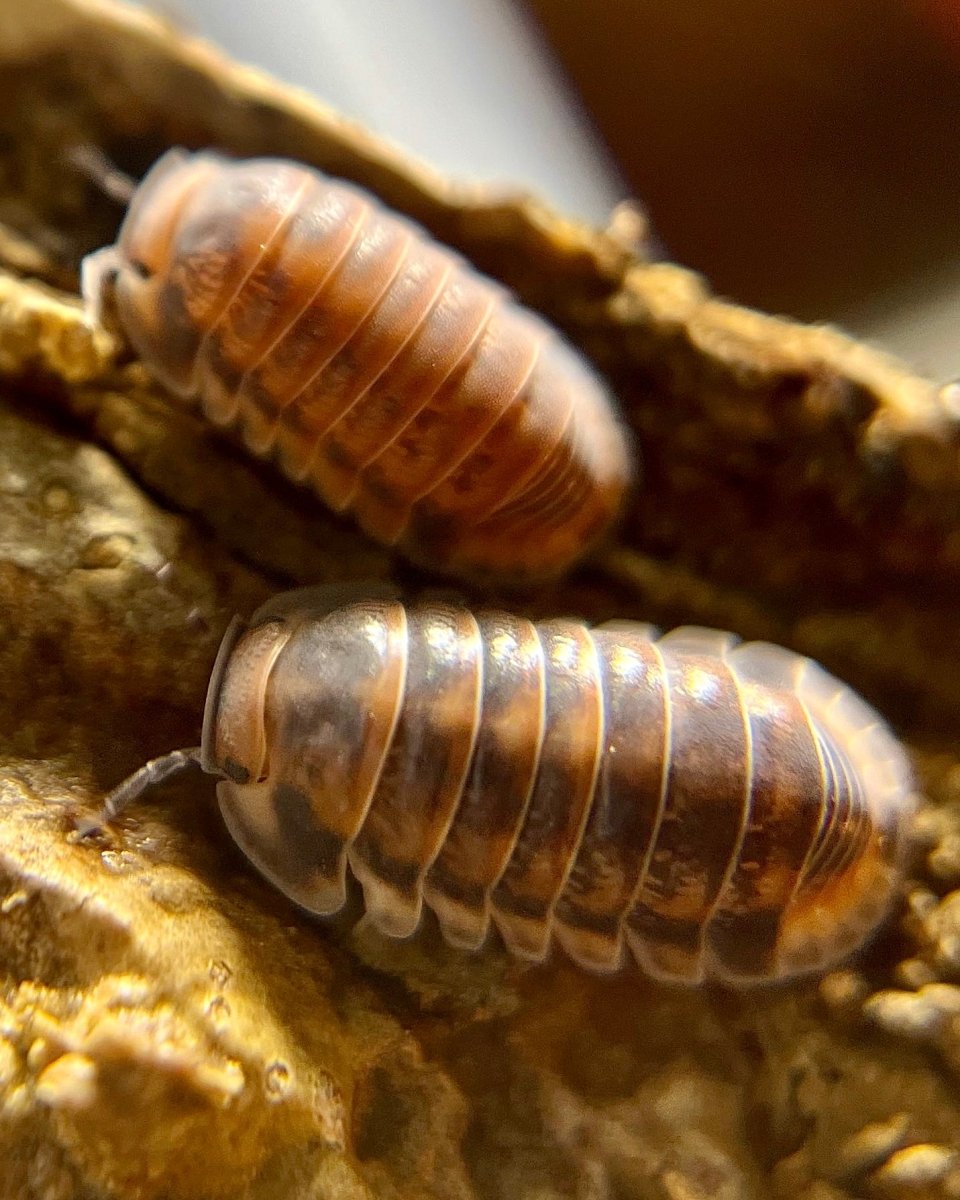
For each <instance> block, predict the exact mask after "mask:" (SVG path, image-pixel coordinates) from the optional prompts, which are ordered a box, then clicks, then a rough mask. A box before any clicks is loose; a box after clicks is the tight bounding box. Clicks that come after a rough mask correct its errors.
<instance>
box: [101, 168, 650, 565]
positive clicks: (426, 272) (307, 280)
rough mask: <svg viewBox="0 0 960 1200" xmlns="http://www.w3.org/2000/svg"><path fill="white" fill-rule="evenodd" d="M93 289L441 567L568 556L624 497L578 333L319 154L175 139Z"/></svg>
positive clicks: (215, 405)
mask: <svg viewBox="0 0 960 1200" xmlns="http://www.w3.org/2000/svg"><path fill="white" fill-rule="evenodd" d="M83 290H84V294H85V296H86V298H87V302H88V305H89V308H90V310H91V312H92V314H93V315H94V316H95V317H96V318H97V319H99V320H102V321H103V322H104V323H106V324H108V325H111V326H112V327H114V328H115V329H117V330H118V332H120V333H122V335H123V336H124V338H125V339H126V340H127V341H128V342H129V343H130V344H131V345H132V347H133V348H134V350H135V351H136V352H137V354H139V356H140V357H141V359H142V360H143V361H144V363H146V365H147V366H148V367H149V368H150V370H151V371H152V372H153V373H154V374H155V375H156V376H157V377H158V378H159V379H160V380H161V381H162V382H163V383H164V384H165V385H166V386H167V387H168V388H170V389H172V390H173V391H174V392H176V393H179V394H181V395H184V396H189V397H196V398H197V399H198V400H199V404H200V406H201V408H202V411H203V413H204V414H205V415H206V416H207V417H208V418H209V420H210V421H212V422H213V423H215V424H216V425H220V426H229V427H233V428H236V429H237V430H238V431H239V433H240V435H241V436H242V438H243V439H244V441H245V442H246V445H247V447H248V448H249V449H250V450H251V451H252V452H253V453H255V454H257V455H272V456H274V457H275V458H276V459H277V461H278V463H279V465H280V467H281V468H282V470H283V471H284V472H285V473H286V474H287V475H288V476H289V477H290V478H292V479H293V480H295V481H298V482H302V483H305V484H307V485H309V486H311V487H312V488H313V489H314V490H315V491H316V492H317V493H318V494H319V495H320V497H321V498H322V499H323V500H324V501H325V502H326V503H327V504H328V505H329V506H330V507H332V508H333V509H334V510H336V511H338V512H349V513H352V514H353V515H354V517H355V518H356V519H357V521H358V522H359V524H360V525H361V526H362V528H363V529H364V530H365V531H366V532H367V533H368V534H370V535H371V536H372V537H374V538H376V539H378V540H380V541H382V542H385V543H387V544H390V545H394V544H395V545H398V546H399V547H400V548H401V549H402V550H403V551H404V552H405V553H406V554H407V555H408V556H409V557H411V558H414V559H416V560H418V561H421V562H424V563H427V564H428V565H430V566H431V567H432V568H433V569H435V570H438V569H439V570H444V571H447V572H451V573H455V574H461V575H467V576H474V577H477V576H486V575H488V574H490V573H495V574H497V575H501V576H504V577H506V576H514V577H521V578H522V577H538V576H549V575H552V574H557V573H559V572H561V571H562V570H564V569H565V568H566V567H567V566H569V565H570V564H571V562H573V561H574V560H575V559H577V558H578V557H580V556H581V555H582V554H583V553H584V552H585V551H586V550H587V549H588V548H589V547H590V546H592V545H593V544H594V543H595V542H596V541H597V540H598V539H599V538H600V537H602V535H603V533H604V531H605V530H606V529H607V528H608V527H609V526H610V524H611V522H612V521H613V520H614V519H615V517H616V515H617V513H618V511H619V509H620V507H621V503H622V499H623V496H624V492H625V489H626V487H627V485H628V483H629V481H630V478H631V474H632V457H633V456H632V453H631V450H630V447H629V444H628V439H627V437H626V435H625V432H624V430H623V428H622V426H621V424H620V422H619V421H618V419H617V417H616V415H615V411H614V406H613V404H612V400H611V397H610V395H609V393H608V390H607V388H606V387H605V386H604V384H603V383H602V382H601V381H600V379H599V378H598V376H597V375H596V374H595V373H594V372H593V371H592V369H591V368H590V367H589V366H588V365H587V363H586V362H585V361H584V360H583V359H582V358H581V357H580V355H579V354H578V353H576V352H575V351H574V350H573V349H572V348H571V347H570V346H568V345H567V344H566V343H565V342H564V341H563V340H561V338H560V337H559V335H558V334H557V333H556V332H555V331H554V330H553V329H552V328H551V327H550V326H549V325H548V324H547V323H546V322H545V321H543V320H542V319H541V318H539V317H538V316H536V315H535V314H534V313H532V312H530V311H528V310H526V309H524V308H522V307H521V306H520V305H518V304H516V303H514V302H513V301H512V300H511V299H510V298H509V297H508V296H507V294H506V293H505V291H504V290H503V289H502V288H501V287H500V286H499V285H497V284H495V283H494V282H493V281H492V280H490V279H487V278H485V277H484V276H482V275H480V274H478V273H477V272H476V271H475V270H474V269H472V268H471V267H470V266H469V265H468V264H467V263H466V262H465V261H464V260H462V259H461V258H460V257H459V256H458V255H456V254H455V253H454V252H453V251H451V250H449V249H447V248H445V247H443V246H441V245H440V244H438V243H436V242H434V241H433V240H432V239H430V238H429V237H428V236H427V235H426V234H425V233H424V232H423V231H422V230H420V229H419V228H418V227H416V226H415V225H414V224H413V223H412V222H410V221H408V220H406V219H404V218H402V217H400V216H398V215H396V214H393V213H391V212H389V211H388V210H387V209H386V208H384V207H383V206H382V205H381V204H380V203H379V202H378V201H377V200H375V199H374V198H373V197H372V196H371V195H369V194H368V193H366V192H364V191H362V190H361V189H359V188H356V187H354V186H352V185H350V184H348V183H345V182H342V181H336V180H333V179H330V178H328V177H326V176H324V175H322V174H321V173H320V172H318V171H315V170H313V169H311V168H308V167H305V166H302V165H300V164H297V163H293V162H288V161H283V160H278V159H257V160H249V161H242V162H234V161H229V160H227V159H225V158H222V157H220V156H218V155H216V154H213V153H198V154H187V153H185V152H183V151H170V152H168V153H167V154H166V155H165V156H164V157H163V158H162V159H161V160H160V161H159V162H158V163H157V164H156V165H155V166H154V167H153V168H152V169H151V171H150V172H149V173H148V174H147V176H146V177H145V178H144V180H143V181H142V183H141V184H140V186H139V187H138V189H137V190H136V193H135V195H134V197H133V200H132V202H131V204H130V206H129V209H128V212H127V215H126V217H125V220H124V222H123V225H122V227H121V230H120V233H119V235H118V238H117V241H116V244H115V245H113V246H109V247H106V248H105V249H103V250H100V251H97V252H96V253H94V254H92V255H90V256H88V257H87V259H86V260H85V262H84V269H83Z"/></svg>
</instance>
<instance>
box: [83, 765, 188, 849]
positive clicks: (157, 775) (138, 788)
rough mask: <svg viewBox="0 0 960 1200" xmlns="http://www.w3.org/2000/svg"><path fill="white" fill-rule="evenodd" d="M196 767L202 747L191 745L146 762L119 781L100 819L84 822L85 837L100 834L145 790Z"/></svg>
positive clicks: (101, 812)
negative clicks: (89, 822) (87, 823)
mask: <svg viewBox="0 0 960 1200" xmlns="http://www.w3.org/2000/svg"><path fill="white" fill-rule="evenodd" d="M192 766H198V767H199V766H200V747H199V746H191V747H189V749H186V750H171V751H170V753H169V754H161V755H160V757H159V758H152V759H151V760H150V761H149V762H148V763H144V765H143V766H142V767H141V768H140V769H139V771H134V773H133V774H132V775H129V776H127V778H126V779H125V780H124V781H123V783H119V784H117V786H116V787H115V788H114V789H113V791H112V792H110V794H109V795H108V796H107V798H106V800H104V802H103V807H102V808H101V809H100V813H99V816H98V817H97V819H96V821H95V822H92V823H91V824H89V825H84V827H83V829H82V830H81V833H82V834H83V836H84V837H89V836H91V835H92V834H94V833H99V831H100V830H101V829H102V828H103V826H104V825H109V824H110V822H111V821H113V820H114V819H115V818H116V817H118V816H119V815H120V813H122V812H123V810H124V809H125V808H127V807H128V806H129V805H131V804H132V803H133V802H134V801H135V800H137V799H138V798H139V797H140V796H142V795H143V793H144V792H146V791H148V790H149V789H150V788H152V787H154V786H156V784H158V783H163V781H164V780H165V779H169V778H170V776H171V775H178V774H179V773H180V772H181V771H185V770H186V769H187V768H188V767H192Z"/></svg>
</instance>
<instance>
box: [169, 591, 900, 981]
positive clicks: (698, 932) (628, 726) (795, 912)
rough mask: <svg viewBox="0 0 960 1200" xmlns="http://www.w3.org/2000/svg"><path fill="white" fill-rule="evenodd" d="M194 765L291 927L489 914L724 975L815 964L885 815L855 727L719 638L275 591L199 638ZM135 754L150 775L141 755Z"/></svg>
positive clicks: (530, 943)
mask: <svg viewBox="0 0 960 1200" xmlns="http://www.w3.org/2000/svg"><path fill="white" fill-rule="evenodd" d="M199 758H200V761H201V765H202V766H203V767H204V768H205V769H206V770H208V771H210V772H213V773H216V774H218V775H220V776H222V779H221V782H220V783H219V784H218V788H217V791H218V797H219V802H220V807H221V810H222V812H223V816H224V818H225V821H226V823H227V825H228V827H229V829H230V832H231V833H232V835H233V837H234V838H235V839H236V841H237V842H238V844H239V845H240V847H241V848H242V849H243V851H244V852H245V853H246V854H247V855H248V857H249V858H250V859H251V860H252V861H253V863H255V864H256V866H257V867H258V868H259V869H260V871H261V872H262V873H263V874H264V875H266V876H267V877H268V878H269V879H270V880H271V881H272V882H273V883H274V884H275V885H276V886H277V887H278V888H280V889H281V890H282V891H283V892H284V893H286V894H287V895H288V896H289V897H291V898H292V899H293V900H294V901H296V902H297V903H298V904H299V905H301V906H303V907H304V908H305V909H308V910H309V911H311V912H315V913H324V914H325V913H332V912H335V911H336V910H338V909H339V908H340V907H341V906H342V905H343V903H344V899H345V895H346V892H345V887H346V878H347V869H348V866H349V868H350V870H351V871H352V872H353V874H354V875H355V876H356V877H357V879H358V880H359V881H360V884H361V885H362V887H363V891H364V898H365V903H366V907H367V910H368V913H369V915H370V917H371V918H372V920H373V921H374V922H375V923H376V925H377V926H378V927H379V928H380V929H381V930H382V931H384V932H385V933H387V934H390V935H393V936H397V937H404V936H406V935H409V934H411V933H412V932H413V931H414V930H415V929H416V927H417V925H418V923H419V921H420V918H421V913H422V906H423V905H424V904H426V905H428V906H429V907H430V908H431V909H432V910H433V911H434V913H435V914H436V916H437V918H438V920H439V924H440V928H441V929H442V931H443V933H444V935H445V937H446V938H447V940H448V941H450V942H451V943H453V944H455V945H457V946H461V947H464V948H476V947H478V946H479V945H480V944H481V943H482V942H483V941H484V939H485V937H486V936H487V933H488V930H489V929H490V927H491V926H495V927H496V928H497V929H498V930H499V932H500V934H501V935H502V936H503V939H504V941H505V943H506V945H507V947H508V948H509V949H510V950H511V951H513V952H515V953H516V954H519V955H522V956H524V957H526V958H529V959H534V960H541V959H543V958H544V957H545V956H546V955H547V954H548V952H549V949H550V946H551V943H552V941H553V940H554V939H555V940H556V941H557V942H558V943H560V945H561V946H562V947H563V948H564V949H565V950H566V951H567V953H568V954H569V955H570V956H571V957H572V958H573V959H574V960H575V961H577V962H578V963H579V964H581V965H582V966H584V967H587V968H590V969H594V970H598V971H609V970H613V969H616V968H618V967H619V966H621V964H622V963H623V961H624V960H625V958H627V957H628V954H632V956H633V957H634V958H635V959H636V960H637V961H638V962H639V964H640V965H641V967H642V968H643V969H644V970H645V971H647V972H648V973H650V974H651V975H653V976H656V977H659V978H663V979H667V980H672V981H681V982H687V983H695V982H699V981H700V980H702V979H705V978H714V979H718V980H721V981H723V982H725V983H727V984H732V985H738V984H744V983H750V982H756V981H764V980H773V979H780V978H784V977H789V976H792V975H795V974H800V973H804V972H808V971H815V970H821V969H824V968H825V967H827V966H829V965H830V964H832V963H834V962H836V961H838V960H839V959H841V958H843V957H844V956H845V955H847V954H848V953H850V952H851V951H852V950H854V949H855V948H856V947H857V946H858V945H859V944H860V943H861V942H862V941H863V940H864V939H865V938H866V937H867V936H868V935H869V934H870V932H871V931H872V930H873V929H874V928H875V927H876V925H877V924H878V922H879V921H880V920H881V919H882V917H883V916H884V914H885V912H886V911H887V909H888V907H889V904H890V900H891V896H892V894H893V892H894V890H895V887H896V884H897V882H898V880H899V877H900V873H901V868H902V862H903V856H904V847H905V845H906V844H907V840H908V830H909V826H910V822H911V816H912V810H913V787H912V781H911V773H910V768H909V766H908V763H907V760H906V756H905V753H904V751H903V750H902V748H901V747H900V745H899V743H898V742H897V741H896V740H895V738H894V737H893V735H892V733H891V732H890V730H889V729H888V728H887V726H886V725H885V724H884V723H883V721H882V720H881V719H880V717H879V716H878V715H877V713H876V712H874V711H873V710H872V709H871V708H869V707H868V706H867V704H866V703H865V702H864V701H863V700H861V699H860V698H859V697H858V696H857V695H856V694H855V693H854V692H853V691H851V689H850V688H849V687H847V686H846V685H844V684H842V683H840V682H839V681H838V680H836V679H834V678H833V677H832V676H830V675H828V674H827V673H826V671H824V670H823V669H822V668H821V667H819V666H818V665H817V664H815V663H813V662H812V661H811V660H809V659H807V658H804V657H802V656H800V655H797V654H794V653H792V652H789V651H787V650H785V649H782V648H779V647H776V646H772V645H768V644H765V643H747V644H741V643H738V642H737V639H736V638H734V637H732V636H731V635H729V634H725V633H717V632H713V631H709V630H704V629H697V628H683V629H678V630H675V631H674V632H672V633H669V634H667V635H666V636H662V637H661V636H657V633H656V631H655V630H653V629H651V628H650V627H649V626H645V625H640V624H636V623H632V622H616V623H611V624H609V625H601V626H599V627H596V628H592V629H591V628H588V627H587V626H586V625H584V624H583V623H581V622H578V621H574V620H551V621H545V622H542V623H539V624H533V623H532V622H530V621H528V620H526V619H524V618H521V617H517V616H511V615H508V614H506V613H502V612H481V613H478V614H473V613H471V612H469V611H467V610H466V609H464V608H460V607H456V606H453V605H448V604H439V603H431V604H426V603H425V604H417V605H413V606H409V607H408V606H405V605H404V604H403V603H401V602H400V600H399V599H397V598H396V596H395V595H393V594H392V593H389V592H384V593H382V594H379V595H376V594H375V595H373V596H370V597H368V598H365V599H351V600H349V601H348V602H345V603H341V602H336V603H333V602H331V600H330V596H329V592H328V590H325V589H314V590H309V591H306V592H302V593H296V592H295V593H291V594H289V595H288V596H287V597H284V598H280V599H278V600H277V601H274V602H272V603H271V604H268V605H266V606H265V607H264V608H263V609H261V610H260V612H259V613H258V614H256V615H255V616H254V617H253V619H252V620H251V621H250V622H249V624H247V625H242V624H237V625H235V626H234V628H233V629H232V631H231V632H230V633H229V634H228V635H227V637H226V639H225V641H224V644H223V647H222V649H221V653H220V657H219V659H218V663H217V666H216V668H215V670H214V672H213V677H212V680H211V684H210V690H209V694H208V699H207V708H206V714H205V719H204V729H203V744H202V748H201V751H200V754H199ZM158 761H159V760H158Z"/></svg>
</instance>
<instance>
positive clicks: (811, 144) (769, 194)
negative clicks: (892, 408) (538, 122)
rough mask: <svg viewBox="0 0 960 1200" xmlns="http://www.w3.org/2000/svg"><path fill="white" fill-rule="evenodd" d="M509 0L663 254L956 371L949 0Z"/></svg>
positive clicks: (955, 34) (763, 301)
mask: <svg viewBox="0 0 960 1200" xmlns="http://www.w3.org/2000/svg"><path fill="white" fill-rule="evenodd" d="M526 2H527V4H528V5H529V7H530V9H531V11H532V12H533V13H534V14H535V15H536V16H537V18H538V19H539V21H540V23H541V25H542V28H543V30H544V33H545V34H546V36H547V38H548V40H549V42H550V43H551V45H552V47H553V49H554V51H555V53H556V54H557V56H558V57H559V59H560V60H561V62H562V63H563V64H564V66H565V67H566V69H567V71H568V73H569V75H570V77H571V79H572V80H573V82H574V84H575V85H576V87H577V88H578V89H579V91H580V93H581V95H582V97H583V100H584V102H585V104H586V107H587V109H588V111H589V113H590V115H591V116H592V117H593V119H594V121H595V123H596V125H597V127H598V129H599V131H600V133H601V134H602V136H603V137H604V138H605V139H606V141H607V143H608V145H609V147H610V149H611V150H612V152H613V155H614V157H615V159H616V160H617V161H618V163H619V165H620V166H621V168H622V170H623V172H624V174H625V175H626V176H627V178H628V180H629V181H630V184H631V185H632V188H633V190H634V191H635V193H636V195H637V196H638V197H640V198H641V199H642V200H643V202H644V203H645V205H646V206H647V208H648V211H649V213H650V215H651V217H652V220H653V224H654V227H655V229H656V230H657V232H658V233H659V235H660V237H661V238H662V240H663V242H664V244H665V246H666V248H667V250H668V252H669V255H670V257H671V258H673V259H675V260H677V261H679V262H682V263H685V264H687V265H690V266H692V267H695V268H696V269H697V270H699V271H702V272H704V274H706V275H707V277H708V278H709V279H710V281H711V282H712V284H713V285H714V287H715V288H716V289H717V290H718V291H720V292H722V293H725V294H727V295H729V296H732V297H734V298H735V299H737V300H740V301H742V302H744V303H747V304H751V305H755V306H757V307H759V308H763V309H768V310H772V311H776V312H784V313H789V314H792V315H795V316H799V317H804V318H807V319H814V320H820V319H825V318H826V319H835V320H841V321H843V322H844V323H846V324H848V325H850V326H851V327H853V328H855V329H856V330H857V331H858V332H860V333H862V334H866V335H867V336H870V335H871V332H873V330H874V329H876V331H877V336H878V337H880V339H881V340H887V341H889V340H891V338H889V337H887V336H885V331H886V330H888V329H889V330H892V331H894V332H895V333H896V332H897V331H899V341H900V342H901V344H899V345H896V343H897V341H898V337H896V336H894V337H892V340H893V342H894V343H895V348H896V349H898V350H900V351H901V352H904V353H907V354H910V353H911V351H913V353H914V354H915V356H916V357H918V358H919V359H920V360H921V361H920V362H919V363H918V365H920V366H921V367H926V368H927V369H931V370H934V371H936V370H937V369H941V370H943V371H950V370H951V369H952V370H953V371H960V338H958V336H957V335H958V332H960V0H778V2H777V3H771V2H770V0H602V2H601V3H596V0H589V2H585V3H574V2H572V0H526ZM910 322H914V323H919V327H918V328H917V329H916V330H915V331H914V335H913V337H912V340H911V337H910V336H909V331H908V330H907V329H906V327H905V325H904V323H906V326H909V324H910ZM945 339H946V343H947V344H942V343H944V340H945ZM924 360H926V361H924ZM951 363H952V364H953V366H952V368H951Z"/></svg>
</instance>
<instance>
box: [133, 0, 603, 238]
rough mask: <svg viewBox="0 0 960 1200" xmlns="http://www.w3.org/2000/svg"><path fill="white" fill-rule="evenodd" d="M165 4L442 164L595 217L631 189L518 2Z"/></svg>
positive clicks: (223, 0)
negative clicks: (628, 188)
mask: <svg viewBox="0 0 960 1200" xmlns="http://www.w3.org/2000/svg"><path fill="white" fill-rule="evenodd" d="M146 7H148V8H154V11H156V7H155V5H153V4H150V3H149V2H148V3H147V4H146ZM163 11H165V12H166V13H167V15H169V16H170V17H171V18H172V19H173V20H174V21H175V22H176V23H177V24H179V25H181V26H185V27H186V28H187V29H188V30H189V31H190V32H193V33H197V34H200V35H202V36H204V37H207V38H209V39H210V40H211V41H213V42H215V43H216V44H217V45H219V46H220V47H221V48H222V49H224V50H226V51H227V52H228V53H229V54H231V55H232V56H233V57H234V58H237V59H239V60H241V61H244V62H248V63H253V64H256V65H257V66H260V67H264V68H266V69H267V70H268V71H270V72H271V73H272V74H274V75H276V76H277V77H278V78H280V79H284V80H286V81H287V82H289V83H294V84H298V85H299V86H301V87H304V88H306V89H307V90H308V91H310V92H312V93H314V94H315V95H316V96H318V97H319V98H320V99H321V100H324V101H326V102H327V103H329V104H331V105H333V106H334V107H335V108H337V109H338V110H339V111H340V112H342V113H344V115H345V116H347V117H350V118H353V119H355V120H358V121H360V122H362V123H363V124H364V125H366V126H367V127H368V128H369V129H371V130H373V131H374V132H375V133H378V134H381V135H382V136H384V137H387V138H390V139H391V140H392V141H394V142H395V143H397V144H399V145H400V146H402V147H403V148H404V149H406V150H408V151H410V152H412V153H413V154H414V155H416V156H417V157H419V158H421V159H423V160H424V161H425V162H428V163H429V164H430V165H431V166H434V167H436V168H438V169H439V170H441V171H443V172H444V173H446V174H448V175H453V176H457V177H459V178H461V179H467V180H477V181H483V182H485V183H491V184H494V185H497V186H500V185H502V186H503V187H504V188H509V189H514V188H517V187H519V188H523V189H527V190H532V191H534V192H536V193H537V194H538V195H540V196H542V197H544V198H545V199H547V200H549V201H550V202H551V203H552V204H553V205H554V206H556V207H558V208H559V209H561V210H562V211H564V212H566V213H569V214H571V215H577V216H581V217H583V218H586V219H587V220H590V221H592V222H594V223H596V224H606V222H607V219H608V218H609V216H610V213H611V210H612V209H613V208H614V206H615V205H616V204H617V203H618V202H619V201H620V200H622V199H623V198H624V196H625V195H626V194H627V188H626V185H625V184H624V183H623V181H622V180H621V179H620V177H619V175H618V173H617V170H616V167H615V166H614V164H613V162H612V160H611V159H610V157H609V155H608V154H607V152H606V150H605V148H604V146H603V144H602V142H601V141H600V139H599V138H598V136H597V135H596V133H595V132H594V130H593V129H592V127H591V125H590V122H589V119H588V117H587V116H586V115H585V114H584V113H583V111H582V109H581V108H580V106H579V104H578V101H577V99H576V96H575V95H574V94H573V92H572V91H571V89H570V88H569V86H568V85H567V82H566V80H565V78H564V76H563V73H562V71H561V69H560V68H559V67H558V65H557V63H556V62H555V60H554V59H553V58H552V56H551V53H550V51H549V49H548V48H547V46H546V45H545V44H544V43H543V41H542V40H541V38H540V36H539V33H538V31H537V28H536V25H535V24H534V23H533V22H532V21H531V20H530V19H529V18H528V17H527V15H526V13H525V12H524V11H523V9H522V8H521V7H520V6H519V5H515V4H514V3H513V2H512V0H273V2H272V3H264V2H263V0H173V2H172V3H169V2H168V3H166V4H164V5H163Z"/></svg>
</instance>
